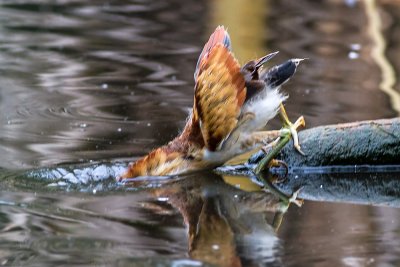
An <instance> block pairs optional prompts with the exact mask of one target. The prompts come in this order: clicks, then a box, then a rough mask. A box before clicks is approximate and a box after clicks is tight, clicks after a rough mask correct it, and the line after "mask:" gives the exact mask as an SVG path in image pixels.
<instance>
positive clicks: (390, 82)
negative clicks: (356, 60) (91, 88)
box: [365, 0, 400, 115]
mask: <svg viewBox="0 0 400 267" xmlns="http://www.w3.org/2000/svg"><path fill="white" fill-rule="evenodd" d="M365 12H366V14H367V18H368V32H369V34H370V36H371V39H372V42H373V46H372V55H371V56H372V58H373V59H374V60H375V62H376V64H377V65H378V67H379V68H380V69H381V72H382V80H381V82H380V83H379V89H381V90H382V91H383V92H384V93H386V94H387V95H388V96H389V97H390V101H391V104H392V108H393V109H394V110H395V111H396V112H397V114H399V115H400V94H399V92H397V91H396V90H395V89H394V86H395V84H396V73H395V71H394V68H393V66H392V65H391V63H390V61H389V60H388V58H387V57H386V55H385V50H386V47H387V44H386V40H385V37H384V36H383V28H382V19H381V16H380V14H379V9H378V8H377V5H376V1H375V0H365Z"/></svg>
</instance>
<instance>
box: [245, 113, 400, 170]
mask: <svg viewBox="0 0 400 267" xmlns="http://www.w3.org/2000/svg"><path fill="white" fill-rule="evenodd" d="M299 139H300V145H301V148H302V150H303V151H304V153H305V154H306V156H302V155H300V154H299V153H297V152H296V151H295V149H294V148H293V142H292V141H291V142H289V143H288V144H287V145H286V146H285V147H284V148H283V149H282V151H281V153H280V154H279V155H278V157H277V158H278V159H281V160H283V161H285V162H286V163H287V164H288V165H289V166H290V167H305V166H330V165H360V164H362V165H366V164H371V165H387V164H400V118H394V119H383V120H372V121H361V122H353V123H344V124H336V125H328V126H319V127H315V128H311V129H307V130H304V131H301V132H299ZM264 156H265V154H264V153H263V152H262V151H259V152H257V153H255V154H254V155H253V156H251V158H250V159H249V163H257V162H258V161H260V160H261V159H262V158H263V157H264Z"/></svg>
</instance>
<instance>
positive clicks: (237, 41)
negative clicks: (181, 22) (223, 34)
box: [208, 0, 271, 64]
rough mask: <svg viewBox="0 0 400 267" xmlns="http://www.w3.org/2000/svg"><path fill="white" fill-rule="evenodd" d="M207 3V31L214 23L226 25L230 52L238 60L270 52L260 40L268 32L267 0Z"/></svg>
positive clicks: (242, 60)
mask: <svg viewBox="0 0 400 267" xmlns="http://www.w3.org/2000/svg"><path fill="white" fill-rule="evenodd" d="M209 6H210V10H211V12H210V13H211V19H210V20H209V25H208V28H209V29H210V30H209V31H210V32H211V31H212V30H213V29H214V28H215V27H216V26H217V25H224V26H225V27H227V28H228V31H229V34H230V36H231V40H232V47H233V52H234V53H235V57H236V58H237V59H238V60H239V62H240V63H242V64H243V63H244V62H247V61H249V60H250V59H254V58H257V57H261V56H263V55H265V54H267V53H268V52H271V51H266V47H265V43H264V40H265V39H266V38H265V37H266V35H267V34H268V32H267V27H266V23H265V20H266V17H267V11H268V1H265V0H252V1H245V0H211V1H209ZM228 11H229V12H228Z"/></svg>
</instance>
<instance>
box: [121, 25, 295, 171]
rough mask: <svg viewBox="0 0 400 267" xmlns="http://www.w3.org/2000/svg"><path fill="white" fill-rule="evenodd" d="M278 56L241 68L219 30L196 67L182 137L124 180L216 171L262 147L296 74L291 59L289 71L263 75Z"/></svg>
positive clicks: (132, 166) (149, 157)
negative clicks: (285, 86)
mask: <svg viewBox="0 0 400 267" xmlns="http://www.w3.org/2000/svg"><path fill="white" fill-rule="evenodd" d="M275 54H276V53H272V54H269V55H267V56H265V57H263V58H260V59H258V60H253V61H250V62H248V63H247V64H245V65H244V66H243V67H242V68H241V67H240V65H239V63H238V62H237V60H236V59H235V57H234V56H233V54H232V52H231V44H230V38H229V35H228V33H227V32H226V31H225V29H224V28H223V27H221V26H220V27H217V29H216V30H215V31H214V33H213V34H212V35H211V37H210V39H209V41H208V42H207V43H206V45H205V46H204V48H203V51H202V52H201V54H200V57H199V60H198V63H197V66H196V71H195V74H194V75H195V82H196V83H195V93H194V105H193V110H192V112H191V114H190V116H189V118H188V120H187V123H186V125H185V127H184V129H183V131H182V133H181V134H180V135H179V136H178V137H176V138H175V139H174V140H172V141H171V142H169V143H168V144H167V145H165V146H162V147H160V148H157V149H155V150H153V151H152V152H150V153H149V154H148V155H147V156H145V157H143V158H142V159H139V160H138V161H136V162H134V163H131V164H130V165H129V167H128V169H127V171H126V172H125V174H123V175H122V177H121V178H122V179H124V178H132V177H136V176H160V175H173V174H178V173H183V172H189V171H193V170H199V169H205V168H213V167H216V166H219V165H222V164H223V163H224V162H226V161H228V160H229V159H231V158H233V157H235V156H237V155H239V154H242V153H245V152H247V151H249V150H252V149H254V148H256V147H257V146H261V145H263V142H264V141H265V140H262V138H260V134H258V132H257V131H259V130H260V129H262V128H263V127H264V126H265V125H266V124H267V122H268V121H269V120H270V119H272V118H273V117H275V116H276V114H277V113H278V112H279V109H280V108H282V104H281V103H282V102H283V101H284V100H285V99H286V96H285V95H283V94H282V93H280V92H279V87H280V85H281V84H282V83H284V82H285V81H287V80H288V79H289V78H290V77H291V76H292V75H293V74H294V71H295V68H294V70H292V69H290V68H289V67H293V66H291V65H290V62H289V61H288V62H289V63H288V64H289V65H288V66H286V67H285V68H284V69H281V70H279V68H278V69H275V70H274V68H273V69H271V70H270V71H264V72H261V73H259V69H260V68H261V66H262V65H263V64H264V63H265V62H266V61H268V60H269V59H270V58H272V57H273V56H274V55H275ZM284 64H285V63H284ZM284 64H282V65H284ZM291 64H292V65H293V64H294V63H293V62H292V63H291ZM282 65H281V66H282ZM295 67H297V64H295ZM260 77H263V78H262V79H261V78H260ZM285 77H286V78H285Z"/></svg>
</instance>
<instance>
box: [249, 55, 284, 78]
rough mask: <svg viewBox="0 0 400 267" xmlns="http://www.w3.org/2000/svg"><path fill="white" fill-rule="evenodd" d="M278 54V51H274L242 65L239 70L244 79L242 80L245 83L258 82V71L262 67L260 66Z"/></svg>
mask: <svg viewBox="0 0 400 267" xmlns="http://www.w3.org/2000/svg"><path fill="white" fill-rule="evenodd" d="M278 53H279V51H276V52H273V53H270V54H268V55H266V56H263V57H261V58H259V59H254V60H251V61H249V62H247V63H246V64H244V65H243V67H242V69H241V73H242V75H243V77H244V80H245V81H251V80H258V79H259V73H258V70H259V69H260V68H261V67H262V65H264V64H265V63H266V62H267V61H268V60H270V59H271V58H273V57H274V56H275V55H276V54H278Z"/></svg>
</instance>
